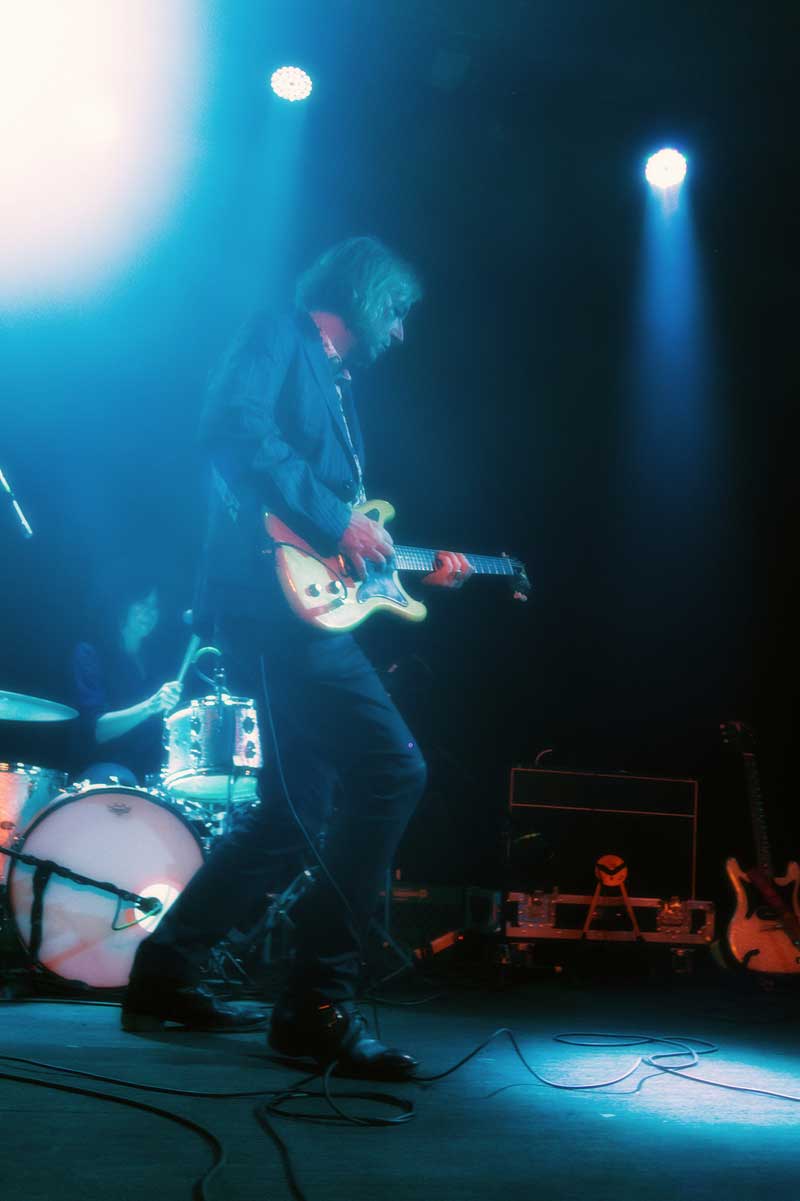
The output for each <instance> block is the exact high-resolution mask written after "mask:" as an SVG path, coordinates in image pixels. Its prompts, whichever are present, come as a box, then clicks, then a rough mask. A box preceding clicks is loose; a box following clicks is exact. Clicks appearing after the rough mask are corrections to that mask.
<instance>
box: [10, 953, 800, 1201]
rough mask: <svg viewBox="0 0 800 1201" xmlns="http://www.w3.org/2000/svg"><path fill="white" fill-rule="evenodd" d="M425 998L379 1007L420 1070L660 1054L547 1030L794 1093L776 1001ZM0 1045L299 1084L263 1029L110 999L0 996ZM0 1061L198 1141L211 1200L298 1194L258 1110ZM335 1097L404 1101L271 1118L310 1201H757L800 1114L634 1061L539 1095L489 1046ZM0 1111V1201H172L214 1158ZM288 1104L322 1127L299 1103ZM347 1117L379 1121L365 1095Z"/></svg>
mask: <svg viewBox="0 0 800 1201" xmlns="http://www.w3.org/2000/svg"><path fill="white" fill-rule="evenodd" d="M442 987H443V992H442V995H440V996H439V997H438V998H437V999H434V1000H430V1001H426V1002H425V1003H423V1004H420V1005H413V1006H409V1007H405V1008H399V1007H398V1008H394V1007H385V1006H382V1007H381V1008H380V1011H379V1013H380V1020H381V1025H382V1032H383V1036H384V1038H385V1039H386V1040H387V1041H389V1042H391V1043H395V1044H397V1045H399V1046H401V1047H404V1048H407V1049H409V1050H412V1051H414V1052H415V1053H416V1054H417V1055H418V1056H419V1058H420V1059H421V1060H422V1067H421V1069H420V1071H421V1072H422V1073H424V1074H425V1075H433V1074H435V1073H437V1072H440V1071H443V1070H444V1069H446V1068H448V1067H450V1066H451V1065H452V1064H453V1063H455V1062H456V1061H457V1060H459V1059H460V1058H462V1057H463V1056H465V1055H467V1054H468V1052H470V1051H471V1050H472V1049H473V1048H474V1047H475V1046H476V1045H477V1044H479V1043H481V1042H482V1041H483V1040H484V1039H486V1038H488V1037H489V1035H491V1034H492V1032H493V1031H494V1030H496V1029H497V1028H499V1027H504V1026H507V1027H510V1028H511V1029H512V1030H513V1031H514V1034H515V1036H516V1038H517V1039H518V1041H519V1045H520V1047H521V1049H522V1051H523V1053H524V1055H525V1056H526V1057H527V1059H528V1061H529V1062H530V1063H531V1065H532V1066H533V1067H534V1068H535V1069H536V1070H537V1071H539V1072H541V1073H542V1074H543V1075H545V1076H546V1077H548V1078H549V1079H551V1080H552V1081H554V1082H556V1083H558V1084H562V1085H564V1084H572V1085H591V1084H593V1083H596V1082H598V1081H601V1080H604V1079H606V1080H607V1079H610V1078H612V1077H618V1076H620V1075H622V1074H623V1073H624V1072H625V1071H627V1069H628V1068H630V1067H631V1066H633V1065H634V1064H635V1062H636V1059H637V1057H638V1056H639V1055H641V1054H646V1055H651V1054H653V1053H656V1052H658V1051H659V1050H661V1051H663V1050H668V1049H670V1048H669V1047H665V1046H663V1045H659V1044H657V1043H651V1044H648V1045H646V1046H638V1047H618V1048H616V1049H612V1048H609V1047H608V1046H605V1047H602V1048H585V1047H578V1046H575V1045H565V1044H563V1043H559V1042H556V1041H554V1039H553V1036H554V1035H557V1034H563V1033H569V1032H584V1033H588V1032H591V1033H592V1034H602V1033H613V1034H616V1035H638V1036H649V1035H654V1036H658V1037H661V1038H664V1037H670V1036H672V1037H675V1038H686V1039H689V1038H691V1039H704V1040H708V1041H710V1042H712V1043H714V1044H715V1045H716V1046H717V1047H718V1050H717V1051H716V1052H715V1053H713V1054H708V1055H703V1056H702V1057H701V1062H700V1063H699V1065H698V1066H697V1067H693V1068H691V1069H690V1070H689V1072H688V1073H687V1075H693V1076H705V1077H707V1078H709V1079H711V1080H715V1081H719V1082H723V1083H725V1084H728V1085H736V1086H739V1087H741V1088H744V1089H760V1090H766V1091H768V1092H777V1093H784V1094H790V1095H791V1096H794V1097H798V1098H800V1038H798V1034H799V1033H800V1014H799V1012H798V1000H797V997H796V996H795V995H794V994H793V993H792V992H790V991H788V990H787V991H781V992H778V993H771V994H768V993H763V992H761V991H759V990H756V989H740V988H739V987H737V986H736V985H735V983H733V982H729V981H728V980H727V978H724V977H721V978H720V979H719V980H718V981H712V982H711V983H708V982H698V981H695V980H691V979H690V980H679V981H674V982H672V983H670V982H669V981H666V982H664V981H662V982H661V983H660V984H658V985H655V984H653V983H651V982H633V983H623V982H620V981H618V982H617V983H615V984H599V983H595V984H588V985H584V986H583V987H575V986H570V985H569V984H567V983H565V982H564V981H563V980H550V979H547V980H533V981H529V982H524V983H522V984H519V983H517V984H515V985H514V986H513V987H506V988H502V989H498V988H495V989H492V988H490V987H485V986H484V987H474V988H472V989H469V988H465V987H463V982H462V984H461V986H459V987H452V986H450V987H448V986H447V984H446V983H444V984H443V986H442ZM415 989H416V992H415ZM394 995H395V996H396V998H397V999H398V1000H402V1001H406V1002H407V1001H409V1000H413V999H414V998H415V996H420V995H422V992H421V990H420V988H419V982H411V984H406V985H404V986H401V989H400V990H399V991H396V992H395V994H394ZM0 1033H1V1036H2V1054H3V1055H5V1056H22V1057H30V1058H33V1059H37V1060H40V1061H42V1062H45V1063H47V1064H50V1065H53V1067H55V1066H60V1067H68V1068H78V1069H82V1070H84V1071H89V1072H94V1073H98V1074H100V1075H106V1076H114V1077H118V1078H124V1079H126V1080H128V1081H131V1082H134V1081H135V1082H137V1083H140V1084H141V1083H146V1084H150V1085H158V1086H162V1087H169V1088H173V1089H188V1090H200V1091H210V1092H211V1091H213V1092H226V1091H242V1090H256V1089H264V1090H271V1089H273V1090H274V1089H284V1088H287V1087H289V1086H290V1085H291V1084H293V1083H294V1082H296V1081H298V1080H299V1079H300V1078H301V1077H303V1076H304V1075H305V1073H304V1072H303V1071H302V1070H298V1069H297V1068H296V1067H294V1066H287V1065H286V1064H280V1063H276V1062H274V1061H272V1060H271V1059H270V1058H269V1057H268V1054H267V1051H266V1047H265V1042H264V1035H263V1033H258V1032H252V1033H247V1034H240V1035H235V1036H230V1035H227V1036H221V1035H208V1034H190V1033H180V1032H177V1031H175V1032H174V1033H172V1032H170V1033H165V1034H160V1035H155V1036H140V1035H128V1034H123V1033H122V1032H121V1031H120V1029H119V1012H118V1009H117V1008H116V1007H115V1006H112V1005H108V1004H98V1005H94V1004H72V1003H69V1002H51V1001H43V1000H36V1001H18V1002H7V1003H3V1004H2V1006H0ZM590 1041H591V1040H590ZM595 1041H597V1040H595ZM680 1062H681V1060H679V1059H676V1060H672V1061H667V1063H672V1064H675V1065H677V1064H678V1063H680ZM0 1068H2V1070H3V1071H5V1072H10V1073H15V1074H19V1075H24V1076H26V1077H29V1078H30V1079H36V1080H47V1081H51V1082H57V1083H58V1084H60V1085H61V1086H65V1085H70V1084H74V1085H77V1086H79V1087H84V1088H89V1089H92V1088H94V1089H97V1090H99V1091H105V1092H107V1093H111V1094H114V1095H115V1096H117V1097H125V1098H133V1099H135V1100H137V1101H140V1102H141V1101H144V1102H150V1103H152V1104H154V1105H156V1106H161V1107H163V1108H165V1109H168V1110H170V1111H171V1112H173V1113H175V1114H180V1115H181V1116H183V1117H186V1118H190V1119H192V1120H193V1121H195V1122H198V1123H200V1124H202V1125H203V1126H205V1127H207V1128H209V1129H210V1130H211V1131H213V1133H214V1134H215V1135H216V1137H217V1138H218V1139H219V1140H221V1142H222V1143H223V1144H224V1147H225V1151H226V1156H227V1160H226V1163H225V1166H224V1167H223V1169H222V1170H221V1172H220V1173H219V1174H217V1175H216V1177H215V1178H214V1179H213V1180H212V1181H211V1182H210V1184H209V1185H208V1196H209V1197H210V1198H211V1199H212V1201H223V1199H224V1201H256V1199H260V1198H264V1199H265V1201H266V1199H269V1201H277V1199H280V1198H290V1197H292V1196H293V1195H294V1196H297V1195H298V1194H296V1193H295V1194H292V1191H291V1189H290V1187H289V1184H288V1183H287V1177H286V1172H285V1167H284V1163H283V1162H282V1156H281V1153H280V1150H279V1147H278V1145H277V1144H276V1142H275V1141H274V1140H273V1139H272V1138H271V1137H270V1136H269V1135H268V1134H267V1133H266V1132H265V1131H264V1130H263V1129H262V1128H261V1126H259V1124H258V1122H257V1121H256V1118H255V1116H254V1113H253V1109H254V1105H255V1104H256V1101H257V1099H255V1098H250V1099H199V1098H188V1097H179V1096H165V1095H163V1094H162V1095H159V1094H157V1093H153V1092H140V1091H134V1090H132V1089H131V1088H130V1087H125V1086H117V1085H109V1084H103V1083H98V1082H92V1081H87V1080H81V1079H79V1078H78V1077H74V1076H73V1077H69V1076H65V1075H63V1074H59V1073H57V1072H55V1071H54V1070H52V1069H51V1068H33V1067H29V1066H23V1065H20V1064H14V1063H11V1062H9V1061H8V1060H5V1061H3V1062H2V1063H0ZM334 1087H335V1088H336V1090H337V1091H338V1090H357V1089H359V1088H362V1089H363V1088H367V1089H369V1088H372V1089H377V1090H379V1091H381V1092H385V1093H391V1094H394V1095H395V1096H398V1097H403V1098H407V1099H409V1100H412V1101H413V1103H414V1105H415V1107H416V1113H415V1116H414V1118H413V1119H412V1120H410V1121H408V1122H407V1123H405V1124H404V1125H400V1126H397V1127H393V1128H392V1127H388V1128H383V1129H375V1128H363V1127H358V1126H345V1125H341V1124H338V1123H333V1122H330V1121H325V1122H322V1123H316V1124H312V1123H308V1122H302V1121H292V1120H289V1119H288V1118H285V1117H276V1118H273V1119H272V1121H273V1126H274V1129H275V1130H276V1131H277V1132H278V1134H279V1135H280V1137H281V1138H282V1139H283V1140H284V1141H285V1144H286V1147H287V1148H288V1152H289V1155H290V1156H291V1161H292V1163H293V1165H294V1168H295V1171H296V1176H297V1181H298V1184H299V1187H300V1189H301V1190H302V1194H303V1195H304V1196H305V1197H306V1198H307V1199H308V1201H377V1199H379V1198H390V1199H391V1201H419V1198H420V1197H433V1198H436V1199H437V1201H466V1199H468V1198H469V1199H472V1198H485V1197H489V1196H496V1197H499V1198H503V1199H504V1201H529V1199H533V1198H536V1199H540V1198H543V1199H546V1201H556V1199H558V1201H589V1199H591V1201H611V1199H612V1198H613V1199H614V1201H619V1199H620V1198H624V1199H625V1201H660V1199H661V1198H678V1197H681V1198H683V1197H691V1198H692V1199H693V1201H719V1198H720V1197H721V1196H724V1197H725V1198H726V1201H739V1199H741V1201H755V1199H756V1198H759V1197H767V1196H774V1197H778V1196H781V1197H790V1196H793V1195H795V1194H796V1188H797V1179H798V1150H797V1137H798V1132H799V1131H800V1103H797V1102H793V1101H790V1100H781V1099H778V1098H775V1097H771V1096H764V1095H762V1094H759V1093H753V1092H749V1093H748V1092H737V1091H729V1090H723V1089H720V1088H715V1087H712V1086H710V1085H706V1084H699V1083H696V1082H692V1081H690V1080H688V1079H684V1078H682V1077H681V1076H679V1075H671V1074H663V1073H656V1072H654V1068H653V1067H651V1066H650V1067H648V1066H641V1067H640V1068H639V1069H638V1070H637V1071H636V1072H635V1073H634V1074H633V1075H632V1076H630V1077H629V1078H627V1079H626V1080H624V1081H622V1082H621V1083H619V1084H616V1085H612V1086H609V1087H605V1088H601V1089H588V1088H587V1089H584V1090H582V1091H569V1090H562V1089H556V1088H553V1087H550V1086H548V1085H547V1084H544V1083H541V1082H538V1081H536V1080H534V1079H533V1078H532V1077H531V1076H530V1075H528V1074H527V1072H526V1071H525V1068H524V1067H523V1065H522V1064H521V1062H520V1061H519V1059H518V1058H517V1057H516V1055H515V1053H514V1050H513V1048H512V1046H511V1043H510V1042H509V1040H508V1039H507V1038H506V1037H501V1038H498V1039H495V1040H494V1041H493V1042H492V1043H491V1044H490V1045H489V1046H487V1047H486V1048H485V1049H484V1050H483V1051H481V1052H480V1054H479V1055H478V1056H476V1057H475V1058H474V1059H472V1060H471V1061H470V1062H468V1063H467V1064H466V1065H465V1066H464V1067H462V1068H461V1069H460V1070H459V1071H457V1072H456V1073H454V1074H453V1075H450V1076H448V1077H447V1078H446V1079H443V1080H441V1081H439V1082H436V1083H433V1084H424V1085H423V1084H418V1083H413V1082H407V1083H404V1084H383V1085H365V1084H363V1083H362V1084H359V1083H356V1082H352V1081H336V1082H335V1083H334ZM0 1097H1V1098H2V1119H1V1122H2V1160H1V1163H2V1166H1V1167H0V1181H2V1185H1V1186H0V1192H1V1194H2V1196H3V1198H9V1201H22V1199H23V1198H24V1199H25V1201H39V1199H44V1198H47V1201H73V1199H75V1201H77V1199H78V1198H80V1201H109V1198H111V1199H113V1201H149V1199H151V1198H153V1199H155V1201H188V1199H189V1198H190V1197H191V1196H192V1187H193V1181H195V1180H196V1179H197V1178H198V1177H199V1176H201V1175H202V1173H203V1172H204V1171H205V1170H206V1169H207V1168H208V1167H209V1165H210V1164H211V1162H212V1155H211V1151H210V1148H209V1147H208V1145H206V1144H204V1142H203V1140H202V1138H201V1137H200V1135H198V1134H197V1133H196V1132H193V1131H192V1130H190V1129H186V1128H180V1127H179V1126H177V1125H175V1124H174V1123H173V1122H170V1121H167V1120H165V1119H164V1118H163V1117H159V1116H156V1115H154V1114H150V1113H145V1112H143V1111H141V1110H139V1109H135V1108H127V1107H123V1106H122V1105H118V1104H113V1103H110V1102H109V1101H107V1100H103V1099H100V1098H97V1097H88V1096H80V1095H75V1094H72V1093H70V1092H64V1091H56V1090H54V1089H50V1088H43V1087H34V1086H32V1085H31V1084H29V1083H23V1082H18V1081H11V1080H8V1079H3V1080H2V1083H1V1084H0ZM297 1107H299V1108H305V1109H309V1108H312V1109H313V1110H314V1112H316V1113H318V1114H320V1115H323V1114H326V1113H327V1114H330V1112H331V1111H330V1110H327V1109H326V1108H325V1106H324V1105H321V1104H319V1103H316V1102H314V1103H311V1105H310V1106H309V1103H305V1104H301V1103H299V1102H298V1103H297ZM352 1110H353V1112H355V1113H358V1114H371V1115H375V1116H380V1117H385V1116H390V1115H391V1114H393V1113H395V1112H396V1111H394V1110H389V1109H387V1108H385V1107H380V1106H377V1105H375V1104H374V1103H368V1102H366V1101H357V1102H355V1103H353V1104H352Z"/></svg>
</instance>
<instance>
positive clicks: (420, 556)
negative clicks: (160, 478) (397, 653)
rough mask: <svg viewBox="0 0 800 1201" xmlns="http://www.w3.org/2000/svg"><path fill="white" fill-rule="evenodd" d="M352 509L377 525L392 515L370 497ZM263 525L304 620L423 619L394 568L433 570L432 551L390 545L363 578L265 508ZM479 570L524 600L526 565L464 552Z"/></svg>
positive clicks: (327, 624) (346, 626)
mask: <svg viewBox="0 0 800 1201" xmlns="http://www.w3.org/2000/svg"><path fill="white" fill-rule="evenodd" d="M356 510H357V512H359V513H363V514H364V515H365V516H367V517H371V518H372V520H373V521H377V522H378V523H379V525H385V524H386V522H387V521H391V520H392V518H393V517H394V509H393V508H392V506H391V505H390V504H389V502H388V501H385V500H370V501H367V502H366V503H365V504H363V505H357V506H356ZM264 522H265V525H266V530H267V534H268V536H269V538H270V539H271V542H272V547H271V549H272V551H273V553H274V555H275V566H276V569H277V575H278V579H279V581H280V584H281V587H282V589H283V593H284V595H285V597H286V599H287V601H288V602H289V605H290V606H291V608H292V609H293V610H294V612H295V613H296V614H297V616H298V617H300V618H302V620H303V621H305V622H308V623H309V624H310V625H312V626H317V627H319V628H320V629H323V630H334V631H338V632H343V631H346V630H352V629H354V628H355V627H356V626H358V625H360V624H361V622H362V621H365V620H366V618H368V617H371V616H372V614H373V613H394V614H395V615H396V616H398V617H403V618H405V619H406V621H424V619H425V616H426V614H427V610H426V608H425V606H424V605H423V604H422V603H421V602H420V601H418V600H414V598H413V597H411V596H409V595H408V593H407V592H406V591H405V589H404V588H403V585H402V584H401V583H400V579H399V577H398V572H399V571H416V572H420V573H427V572H431V571H434V570H435V569H436V551H433V550H426V549H424V548H422V547H416V546H395V548H394V555H393V556H392V558H391V559H390V560H389V561H388V563H387V564H386V566H385V567H378V566H377V564H375V563H370V562H367V565H366V570H367V574H366V578H365V579H363V580H358V579H354V578H353V576H352V575H350V568H349V566H348V564H347V562H346V561H345V559H344V558H343V556H342V555H333V556H331V557H330V558H327V559H326V558H323V557H322V556H321V555H319V554H317V552H316V551H315V550H314V549H313V547H311V546H309V544H308V543H307V542H304V541H303V539H302V538H300V537H298V535H297V534H295V533H294V531H293V530H291V529H290V528H289V526H288V525H286V523H285V522H283V521H281V520H280V518H278V517H276V516H275V515H274V514H273V513H267V514H266V515H265V518H264ZM467 558H468V559H469V561H470V563H471V564H472V566H473V567H474V568H475V572H476V573H477V574H478V575H498V576H505V577H506V578H507V579H508V580H509V581H510V583H511V584H512V587H513V592H514V597H515V599H519V600H525V599H526V598H527V594H528V592H529V590H530V582H529V580H528V576H527V574H526V572H525V567H524V565H523V564H522V563H520V561H519V560H518V559H511V558H509V557H508V556H507V555H500V556H498V557H496V558H492V557H490V556H488V555H467Z"/></svg>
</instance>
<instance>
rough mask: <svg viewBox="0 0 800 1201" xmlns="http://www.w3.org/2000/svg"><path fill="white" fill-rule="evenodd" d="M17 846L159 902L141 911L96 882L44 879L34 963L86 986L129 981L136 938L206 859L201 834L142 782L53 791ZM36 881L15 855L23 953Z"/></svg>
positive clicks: (15, 905)
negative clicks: (157, 906)
mask: <svg viewBox="0 0 800 1201" xmlns="http://www.w3.org/2000/svg"><path fill="white" fill-rule="evenodd" d="M18 849H19V850H20V851H22V852H23V853H24V854H27V855H35V856H36V857H37V858H38V859H50V860H52V861H53V862H54V863H56V864H58V865H59V866H60V867H66V868H69V869H70V870H71V871H74V872H76V873H78V874H79V875H82V876H89V877H91V878H92V879H94V880H98V881H103V882H105V881H108V882H110V883H111V884H114V885H116V886H117V887H118V888H124V889H126V890H127V891H129V892H133V893H136V894H137V895H139V896H142V897H156V898H158V900H159V901H160V902H161V904H162V906H163V909H162V911H161V913H159V914H153V915H151V916H149V917H148V916H145V915H144V914H142V912H141V911H140V910H138V909H134V908H132V907H131V905H130V904H129V903H128V902H127V901H121V900H119V898H117V897H116V896H114V894H113V893H110V892H105V891H103V889H100V888H97V887H96V886H94V885H87V884H76V883H75V882H74V881H72V880H67V879H64V878H63V877H61V876H56V875H51V876H50V878H49V880H48V882H47V885H46V887H45V889H44V900H43V910H42V922H41V941H40V944H39V948H38V954H37V955H36V962H37V963H38V964H40V965H41V966H43V967H45V968H47V969H48V971H50V972H53V973H54V974H55V975H56V976H61V977H62V978H63V979H65V980H69V981H71V982H78V983H81V984H85V985H88V986H90V987H91V988H120V987H121V986H122V985H124V984H127V982H128V978H129V976H130V971H131V965H132V963H133V957H134V955H135V954H136V948H137V947H138V945H139V943H140V942H141V941H142V939H143V938H145V937H146V935H148V934H151V933H152V932H153V930H155V928H156V926H157V925H158V923H159V921H160V920H161V918H162V917H163V914H164V913H165V912H166V911H167V909H169V907H170V905H172V903H173V902H174V901H175V899H176V897H178V896H179V895H180V893H181V892H182V891H183V889H184V888H185V887H186V885H187V884H188V882H189V880H191V878H192V876H193V875H194V873H195V872H196V871H197V869H198V868H199V867H200V865H201V864H202V862H203V852H202V849H201V845H200V839H199V837H198V834H197V833H196V832H195V830H194V828H193V827H192V825H190V823H189V822H188V821H186V820H185V819H184V818H183V817H181V816H180V814H178V813H176V812H175V809H174V808H173V807H172V806H171V805H170V804H169V803H168V802H166V801H164V800H161V799H159V798H158V797H155V796H153V794H152V793H149V792H146V791H145V790H144V789H141V788H123V787H120V786H111V785H108V786H107V785H105V784H94V785H89V786H88V787H86V788H84V789H82V790H81V791H80V792H77V793H73V794H70V795H64V796H61V797H59V798H58V799H57V800H56V801H54V803H53V804H52V805H51V806H50V808H49V809H46V810H45V812H44V813H42V814H40V816H39V817H38V818H37V819H36V821H34V822H33V824H32V825H31V826H30V828H29V829H28V830H27V831H26V833H25V836H24V838H23V839H22V842H21V845H20V846H19V847H18ZM33 880H34V868H33V867H31V866H29V865H27V864H24V863H22V862H20V861H19V860H16V861H15V862H14V863H13V864H12V865H11V869H10V871H9V877H8V897H9V904H10V908H11V913H12V916H13V918H14V923H15V925H16V928H17V932H18V934H19V936H20V938H21V940H22V942H23V943H24V945H25V947H26V948H27V949H28V950H29V951H30V950H31V945H32V939H31V935H32V929H31V927H32V923H31V913H32V910H33V905H34V895H33Z"/></svg>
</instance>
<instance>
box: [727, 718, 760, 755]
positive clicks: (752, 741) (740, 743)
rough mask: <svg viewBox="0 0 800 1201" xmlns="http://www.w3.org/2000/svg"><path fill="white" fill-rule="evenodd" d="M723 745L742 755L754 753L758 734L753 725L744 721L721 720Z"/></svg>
mask: <svg viewBox="0 0 800 1201" xmlns="http://www.w3.org/2000/svg"><path fill="white" fill-rule="evenodd" d="M719 729H720V733H721V734H722V745H723V746H724V747H726V749H727V750H729V751H737V752H738V753H739V754H740V755H752V753H753V751H754V750H755V745H756V736H755V731H754V730H753V728H752V727H751V726H748V724H747V722H744V721H721V722H720V723H719Z"/></svg>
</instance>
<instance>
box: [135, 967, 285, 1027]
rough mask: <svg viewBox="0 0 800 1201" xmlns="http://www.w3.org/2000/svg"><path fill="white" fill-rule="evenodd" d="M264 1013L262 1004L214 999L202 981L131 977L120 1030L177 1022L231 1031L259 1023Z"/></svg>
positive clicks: (264, 1019) (263, 1017) (266, 1014)
mask: <svg viewBox="0 0 800 1201" xmlns="http://www.w3.org/2000/svg"><path fill="white" fill-rule="evenodd" d="M268 1013H269V1011H268V1009H267V1007H266V1006H261V1005H249V1004H248V1005H244V1004H235V1005H232V1004H228V1003H226V1002H223V1001H218V1000H217V998H216V997H215V996H214V994H213V992H212V991H211V989H210V988H208V987H207V986H206V985H205V984H195V985H192V984H186V983H185V982H180V981H166V980H162V979H158V978H157V979H153V978H151V977H146V976H145V977H143V978H142V979H139V980H137V979H136V977H135V976H134V977H132V978H131V982H130V984H129V985H128V987H127V989H126V990H125V996H124V998H123V1001H122V1029H123V1030H127V1031H128V1033H129V1034H144V1033H147V1032H149V1031H154V1030H163V1028H164V1026H165V1024H166V1023H167V1022H177V1023H178V1025H180V1026H185V1027H186V1028H187V1029H188V1030H208V1031H218V1032H219V1031H226V1030H227V1031H234V1032H235V1031H238V1030H252V1029H256V1028H258V1027H259V1026H263V1024H264V1023H265V1021H266V1019H267V1017H268Z"/></svg>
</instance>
